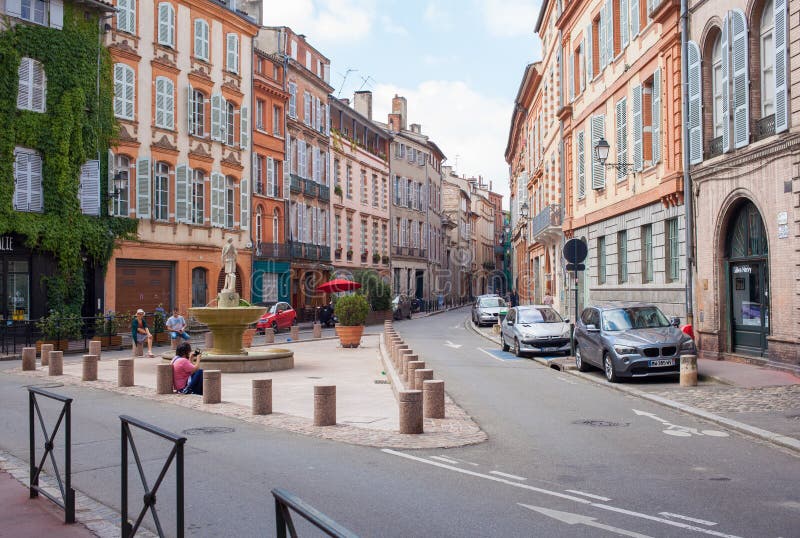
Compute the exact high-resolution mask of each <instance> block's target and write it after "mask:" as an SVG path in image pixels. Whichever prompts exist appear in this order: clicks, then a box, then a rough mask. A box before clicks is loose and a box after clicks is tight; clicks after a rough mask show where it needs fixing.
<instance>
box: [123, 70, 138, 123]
mask: <svg viewBox="0 0 800 538" xmlns="http://www.w3.org/2000/svg"><path fill="white" fill-rule="evenodd" d="M124 71H125V97H124V102H125V117H126V118H127V119H129V120H132V119H133V116H134V113H135V111H136V109H135V108H134V106H135V102H136V87H135V85H136V79H135V76H134V73H133V68H132V67H130V66H127V65H126V66H124Z"/></svg>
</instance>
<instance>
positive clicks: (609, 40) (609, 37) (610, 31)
mask: <svg viewBox="0 0 800 538" xmlns="http://www.w3.org/2000/svg"><path fill="white" fill-rule="evenodd" d="M606 50H607V52H606V58H607V62H608V63H609V64H610V63H611V61H612V60H613V59H614V6H613V5H611V0H608V1H607V2H606Z"/></svg>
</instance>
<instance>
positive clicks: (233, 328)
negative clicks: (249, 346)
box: [189, 306, 267, 355]
mask: <svg viewBox="0 0 800 538" xmlns="http://www.w3.org/2000/svg"><path fill="white" fill-rule="evenodd" d="M266 311H267V309H266V308H264V307H263V306H235V307H232V308H211V307H208V306H204V307H197V308H190V309H189V314H190V315H191V316H193V317H194V318H195V319H197V320H199V321H200V322H202V323H205V324H206V325H208V328H209V329H210V330H211V332H212V333H213V334H214V347H212V348H211V349H207V350H205V352H206V353H207V354H213V355H247V351H246V350H245V349H244V348H243V347H242V334H244V330H245V329H246V328H247V327H248V326H249V325H250V324H251V323H255V322H256V321H258V318H260V317H261V316H262V315H263V314H264V312H266Z"/></svg>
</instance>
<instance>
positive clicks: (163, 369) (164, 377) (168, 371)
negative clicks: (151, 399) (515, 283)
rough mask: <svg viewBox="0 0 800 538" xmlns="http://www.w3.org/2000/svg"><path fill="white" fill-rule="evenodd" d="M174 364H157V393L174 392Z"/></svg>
mask: <svg viewBox="0 0 800 538" xmlns="http://www.w3.org/2000/svg"><path fill="white" fill-rule="evenodd" d="M172 384H173V381H172V364H171V363H167V364H156V394H172Z"/></svg>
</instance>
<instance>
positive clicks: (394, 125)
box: [389, 114, 400, 133]
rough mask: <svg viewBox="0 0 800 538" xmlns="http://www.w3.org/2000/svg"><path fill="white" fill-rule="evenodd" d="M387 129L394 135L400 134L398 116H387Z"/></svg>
mask: <svg viewBox="0 0 800 538" xmlns="http://www.w3.org/2000/svg"><path fill="white" fill-rule="evenodd" d="M389 128H390V129H391V130H392V131H394V132H395V133H399V132H400V114H389Z"/></svg>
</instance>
